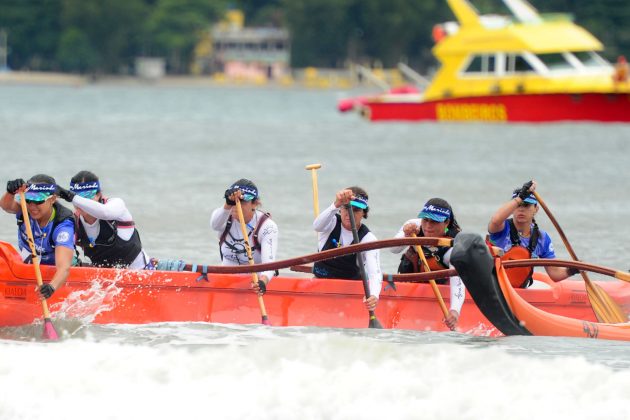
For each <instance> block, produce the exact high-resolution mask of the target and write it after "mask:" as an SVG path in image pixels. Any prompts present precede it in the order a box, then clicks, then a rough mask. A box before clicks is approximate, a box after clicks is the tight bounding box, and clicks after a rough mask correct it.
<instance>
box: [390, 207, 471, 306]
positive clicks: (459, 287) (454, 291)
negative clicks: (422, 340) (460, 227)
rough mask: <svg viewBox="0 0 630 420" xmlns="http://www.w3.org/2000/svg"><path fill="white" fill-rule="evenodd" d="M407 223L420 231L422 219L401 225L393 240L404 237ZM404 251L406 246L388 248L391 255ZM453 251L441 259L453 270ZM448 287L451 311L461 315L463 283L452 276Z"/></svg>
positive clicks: (449, 251)
mask: <svg viewBox="0 0 630 420" xmlns="http://www.w3.org/2000/svg"><path fill="white" fill-rule="evenodd" d="M408 223H413V224H414V225H416V227H417V228H418V229H420V224H421V223H422V219H409V220H407V221H406V222H405V223H403V225H402V226H401V227H400V230H399V231H398V233H397V234H396V235H395V236H394V238H404V237H405V232H404V231H403V227H404V226H405V225H406V224H408ZM405 249H407V246H405V245H403V246H398V247H392V248H390V251H391V252H392V253H393V254H400V253H401V252H402V251H404V250H405ZM452 251H453V249H452V248H451V249H449V250H448V251H446V254H444V258H443V260H442V261H443V262H444V264H447V265H448V266H449V268H454V267H453V265H451V253H452ZM450 286H451V300H450V302H451V307H450V309H451V310H456V311H457V313H459V314H461V312H462V306H463V305H464V299H465V298H466V287H464V282H463V281H462V279H461V278H459V276H452V277H451V278H450Z"/></svg>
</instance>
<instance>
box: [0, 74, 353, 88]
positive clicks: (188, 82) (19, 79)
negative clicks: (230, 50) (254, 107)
mask: <svg viewBox="0 0 630 420" xmlns="http://www.w3.org/2000/svg"><path fill="white" fill-rule="evenodd" d="M331 80H332V83H331ZM20 85H42V86H75V87H79V86H87V85H122V86H160V87H187V86H190V87H231V88H232V87H233V88H279V89H287V88H288V89H291V88H297V89H301V88H309V89H310V88H317V89H352V88H355V87H360V86H356V85H354V84H352V83H350V82H349V81H348V79H347V71H343V70H340V71H339V73H338V74H336V75H335V74H333V75H332V76H331V74H330V73H327V74H326V76H325V78H324V77H321V78H320V79H317V80H309V81H293V80H291V81H290V83H287V82H286V81H269V82H264V83H260V82H255V81H247V80H225V79H221V80H217V79H215V78H213V77H212V76H164V77H162V78H159V79H144V78H140V77H135V76H110V75H107V76H101V77H96V78H95V77H92V76H83V75H76V74H69V73H53V72H26V71H9V72H0V86H20Z"/></svg>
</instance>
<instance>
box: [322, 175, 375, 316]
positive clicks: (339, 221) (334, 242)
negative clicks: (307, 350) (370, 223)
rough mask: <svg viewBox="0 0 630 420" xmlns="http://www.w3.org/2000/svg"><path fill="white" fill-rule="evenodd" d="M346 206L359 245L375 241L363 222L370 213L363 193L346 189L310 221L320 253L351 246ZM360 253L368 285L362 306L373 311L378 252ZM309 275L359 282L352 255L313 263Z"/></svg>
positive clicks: (354, 259) (354, 257) (359, 276)
mask: <svg viewBox="0 0 630 420" xmlns="http://www.w3.org/2000/svg"><path fill="white" fill-rule="evenodd" d="M347 205H350V207H349V208H351V209H352V213H353V215H354V220H355V224H356V228H357V233H358V236H359V242H360V243H366V242H371V241H376V236H374V234H373V233H372V232H370V229H369V228H368V227H367V226H366V225H365V224H364V223H363V219H367V217H368V212H369V211H370V208H369V205H368V195H367V192H365V190H364V189H363V188H361V187H356V186H354V187H348V188H346V189H343V190H341V191H339V192H337V194H336V195H335V201H334V202H333V203H332V204H331V205H330V206H329V207H328V208H327V209H325V210H324V211H322V212H321V213H320V214H319V216H318V217H317V218H316V219H315V221H314V222H313V228H314V229H315V231H316V232H318V238H319V250H320V251H326V250H328V249H333V248H339V247H342V246H347V245H351V244H352V243H354V236H353V234H352V224H351V222H350V214H349V213H348V208H346V206H347ZM361 254H362V259H363V266H364V268H365V273H366V274H367V277H368V282H369V286H370V297H369V298H368V299H366V300H365V307H366V308H367V309H368V310H369V311H373V310H375V309H376V305H377V304H378V298H379V296H380V293H381V287H382V283H383V273H382V271H381V260H380V253H379V250H378V249H374V250H371V251H365V252H362V253H361ZM313 274H314V275H315V277H319V278H336V279H350V280H361V271H360V269H359V266H358V263H357V256H356V254H350V255H344V256H341V257H337V258H332V259H329V260H324V261H319V262H316V263H315V264H314V265H313Z"/></svg>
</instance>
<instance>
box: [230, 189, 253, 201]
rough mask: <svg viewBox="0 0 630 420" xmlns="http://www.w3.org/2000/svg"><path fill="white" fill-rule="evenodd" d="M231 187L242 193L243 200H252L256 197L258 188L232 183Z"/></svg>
mask: <svg viewBox="0 0 630 420" xmlns="http://www.w3.org/2000/svg"><path fill="white" fill-rule="evenodd" d="M232 189H233V190H241V192H242V193H243V200H245V201H252V200H255V199H256V198H257V197H258V190H257V189H256V188H252V187H247V186H242V187H241V186H240V185H233V186H232Z"/></svg>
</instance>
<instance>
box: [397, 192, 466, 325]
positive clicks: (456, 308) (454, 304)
mask: <svg viewBox="0 0 630 420" xmlns="http://www.w3.org/2000/svg"><path fill="white" fill-rule="evenodd" d="M460 231H461V228H460V227H459V224H458V223H457V220H456V219H455V214H454V213H453V209H452V208H451V205H450V204H449V203H448V202H447V201H446V200H444V199H442V198H431V199H430V200H428V201H427V202H426V203H425V204H424V206H423V207H422V210H421V211H420V213H418V217H417V218H415V219H409V220H407V221H406V222H405V223H404V224H403V225H402V227H401V228H400V230H399V231H398V233H397V234H396V236H394V237H395V238H403V237H412V236H418V237H421V236H423V237H431V238H455V236H457V234H458V233H459V232H460ZM403 249H405V247H404V246H401V247H395V248H391V252H393V253H394V254H398V253H400V252H402V250H403ZM421 249H422V252H423V253H424V257H425V258H426V260H427V263H428V265H429V269H430V270H431V271H436V270H444V269H447V268H453V266H452V265H450V260H451V251H452V250H453V248H451V247H433V246H422V247H421ZM424 271H425V267H424V264H423V263H422V261H421V260H420V256H419V255H418V253H417V252H416V250H415V247H413V246H410V247H408V248H407V250H406V251H405V253H404V254H403V256H402V258H401V259H400V265H399V266H398V272H399V273H419V272H424ZM446 281H447V279H436V281H435V282H436V283H438V284H446ZM449 283H450V288H451V293H450V295H451V299H450V309H449V312H448V315H447V316H446V317H445V318H444V323H445V324H446V326H447V327H449V328H450V329H451V330H452V329H454V328H455V327H456V326H457V321H458V320H459V316H460V314H461V310H462V305H463V304H464V298H465V297H466V288H465V287H464V283H463V282H462V280H461V279H460V278H459V276H453V277H450V279H449Z"/></svg>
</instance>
